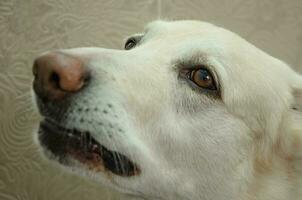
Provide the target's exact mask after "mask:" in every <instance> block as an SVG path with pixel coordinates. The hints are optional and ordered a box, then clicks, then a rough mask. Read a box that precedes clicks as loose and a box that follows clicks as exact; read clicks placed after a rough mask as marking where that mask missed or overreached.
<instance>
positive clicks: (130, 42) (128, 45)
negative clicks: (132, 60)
mask: <svg viewBox="0 0 302 200" xmlns="http://www.w3.org/2000/svg"><path fill="white" fill-rule="evenodd" d="M135 46H136V40H135V39H134V38H129V39H128V40H127V41H126V43H125V50H130V49H132V48H133V47H135Z"/></svg>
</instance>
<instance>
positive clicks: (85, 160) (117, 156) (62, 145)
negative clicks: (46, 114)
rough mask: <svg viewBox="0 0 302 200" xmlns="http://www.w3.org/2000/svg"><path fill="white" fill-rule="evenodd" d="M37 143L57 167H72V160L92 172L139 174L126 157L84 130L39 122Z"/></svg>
mask: <svg viewBox="0 0 302 200" xmlns="http://www.w3.org/2000/svg"><path fill="white" fill-rule="evenodd" d="M38 134H39V136H38V137H39V142H40V144H41V146H42V148H43V149H45V152H48V153H47V155H46V157H48V158H49V159H55V160H56V161H58V162H59V163H60V164H62V165H64V166H67V167H73V165H74V162H72V161H74V160H76V161H77V162H79V163H81V164H82V165H84V166H85V167H86V169H88V170H89V171H92V172H102V173H110V174H113V175H117V176H120V177H131V176H137V175H139V174H140V169H139V167H138V165H137V164H136V163H134V162H133V161H131V160H130V159H129V158H128V157H127V156H125V155H123V154H121V153H118V152H116V151H111V150H109V149H107V148H106V147H104V146H103V145H101V144H100V143H99V142H97V141H96V140H95V139H94V138H93V137H92V136H91V135H90V133H89V132H88V131H80V130H77V129H72V130H71V129H67V128H64V127H62V126H59V125H58V124H57V123H55V122H54V121H52V120H49V119H45V120H43V121H42V122H41V123H40V128H39V133H38Z"/></svg>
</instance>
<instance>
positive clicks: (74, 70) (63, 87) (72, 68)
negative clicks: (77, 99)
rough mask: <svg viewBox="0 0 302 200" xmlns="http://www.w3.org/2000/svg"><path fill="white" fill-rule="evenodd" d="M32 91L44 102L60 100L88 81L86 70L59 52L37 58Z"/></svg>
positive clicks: (76, 61)
mask: <svg viewBox="0 0 302 200" xmlns="http://www.w3.org/2000/svg"><path fill="white" fill-rule="evenodd" d="M33 74H34V76H35V80H34V91H35V93H36V94H37V95H38V96H39V97H40V98H42V99H44V100H50V101H51V100H62V99H64V97H66V96H67V95H70V94H73V93H76V92H78V91H79V90H80V89H81V88H83V86H84V85H85V84H86V83H87V81H88V70H87V68H86V67H85V66H84V63H83V62H82V61H81V60H80V59H77V58H75V57H72V56H70V55H66V54H63V53H59V52H52V53H47V54H45V55H42V56H40V57H38V58H37V59H36V60H35V62H34V66H33Z"/></svg>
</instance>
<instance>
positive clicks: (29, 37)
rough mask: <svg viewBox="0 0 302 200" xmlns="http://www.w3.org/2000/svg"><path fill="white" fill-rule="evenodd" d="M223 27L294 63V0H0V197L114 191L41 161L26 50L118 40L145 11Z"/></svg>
mask: <svg viewBox="0 0 302 200" xmlns="http://www.w3.org/2000/svg"><path fill="white" fill-rule="evenodd" d="M159 17H160V18H163V19H182V18H183V19H200V20H206V21H210V22H214V23H216V24H218V25H222V26H224V27H227V28H229V29H231V30H233V31H235V32H237V33H239V34H240V35H242V36H244V37H245V38H247V39H248V40H249V41H251V42H252V43H254V44H256V46H258V47H260V48H262V49H264V50H266V51H267V52H269V53H270V54H272V55H274V56H276V57H279V58H281V59H283V60H285V61H286V62H288V63H289V64H290V65H292V66H294V67H295V68H296V69H297V70H300V71H302V29H301V27H302V1H301V0H253V1H246V0H195V1H188V0H114V1H113V0H112V1H110V0H95V1H92V0H0V199H1V200H2V199H18V200H44V199H45V200H56V199H58V200H59V199H66V200H68V199H73V200H83V199H89V200H96V199H102V200H106V199H121V198H122V196H119V195H117V194H114V193H112V192H111V191H110V190H108V189H103V188H102V187H100V186H97V185H95V184H92V183H88V182H87V181H85V180H83V179H80V178H77V177H74V175H71V174H64V173H62V172H61V171H60V170H58V169H57V168H56V167H55V166H53V165H50V164H49V163H47V162H45V161H44V160H43V159H42V158H41V157H40V156H39V154H38V153H37V146H35V145H34V144H33V142H32V138H33V135H32V129H33V127H34V125H35V124H36V123H37V121H38V119H39V118H38V115H37V113H36V112H35V111H34V110H33V107H32V103H31V99H30V92H29V91H30V85H31V80H32V76H31V65H32V62H33V59H34V57H35V56H36V55H37V54H39V53H41V52H43V51H45V50H49V49H56V48H70V47H79V46H103V47H108V48H121V47H122V46H123V42H122V41H123V38H124V37H125V36H127V35H129V34H131V33H133V32H139V31H141V30H142V28H143V25H144V24H145V23H146V22H148V21H151V20H153V19H158V18H159Z"/></svg>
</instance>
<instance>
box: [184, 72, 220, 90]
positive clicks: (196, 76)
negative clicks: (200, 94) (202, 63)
mask: <svg viewBox="0 0 302 200" xmlns="http://www.w3.org/2000/svg"><path fill="white" fill-rule="evenodd" d="M189 79H190V80H191V81H193V82H194V83H195V84H196V85H197V86H199V87H201V88H204V89H208V90H217V88H216V85H215V81H214V78H213V76H212V74H211V73H210V72H209V71H208V70H207V69H204V68H201V69H196V70H192V71H191V72H190V74H189Z"/></svg>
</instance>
